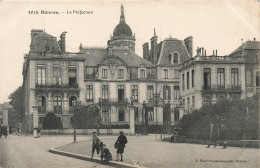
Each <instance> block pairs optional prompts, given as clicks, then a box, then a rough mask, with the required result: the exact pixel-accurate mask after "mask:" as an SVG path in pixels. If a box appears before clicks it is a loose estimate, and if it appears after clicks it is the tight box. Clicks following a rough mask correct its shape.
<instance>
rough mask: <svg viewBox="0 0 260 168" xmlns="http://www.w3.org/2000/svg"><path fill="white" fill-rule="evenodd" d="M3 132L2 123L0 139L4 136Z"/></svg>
mask: <svg viewBox="0 0 260 168" xmlns="http://www.w3.org/2000/svg"><path fill="white" fill-rule="evenodd" d="M2 134H3V128H2V125H0V139H1V137H2Z"/></svg>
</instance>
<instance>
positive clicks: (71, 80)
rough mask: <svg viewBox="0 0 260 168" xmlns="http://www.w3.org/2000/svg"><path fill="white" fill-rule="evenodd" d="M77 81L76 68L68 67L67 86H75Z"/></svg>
mask: <svg viewBox="0 0 260 168" xmlns="http://www.w3.org/2000/svg"><path fill="white" fill-rule="evenodd" d="M76 81H77V75H76V66H69V85H70V86H75V85H76Z"/></svg>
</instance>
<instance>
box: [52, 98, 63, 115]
mask: <svg viewBox="0 0 260 168" xmlns="http://www.w3.org/2000/svg"><path fill="white" fill-rule="evenodd" d="M53 106H54V113H61V112H62V105H61V97H60V96H55V97H54V98H53Z"/></svg>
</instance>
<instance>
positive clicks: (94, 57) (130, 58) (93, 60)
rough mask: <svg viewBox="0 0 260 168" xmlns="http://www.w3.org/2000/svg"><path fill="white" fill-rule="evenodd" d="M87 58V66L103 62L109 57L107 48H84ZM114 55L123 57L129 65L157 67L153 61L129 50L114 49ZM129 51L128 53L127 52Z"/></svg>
mask: <svg viewBox="0 0 260 168" xmlns="http://www.w3.org/2000/svg"><path fill="white" fill-rule="evenodd" d="M83 50H84V53H85V54H84V56H85V58H86V60H85V66H97V65H98V64H100V63H101V62H102V60H104V59H105V57H107V54H106V49H100V48H96V49H83ZM112 52H113V55H114V56H117V57H119V58H121V59H122V60H123V61H124V62H125V63H126V64H127V66H128V67H139V66H141V65H144V66H145V67H148V68H149V67H155V66H154V65H153V64H152V63H151V62H149V61H146V60H145V59H143V58H141V57H140V56H138V55H137V54H135V53H134V52H131V51H129V50H127V51H126V50H119V51H112ZM125 53H127V54H125Z"/></svg>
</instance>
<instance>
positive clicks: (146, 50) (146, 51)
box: [143, 42, 150, 61]
mask: <svg viewBox="0 0 260 168" xmlns="http://www.w3.org/2000/svg"><path fill="white" fill-rule="evenodd" d="M143 58H144V59H146V60H147V61H150V60H149V43H148V42H146V43H144V44H143Z"/></svg>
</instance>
